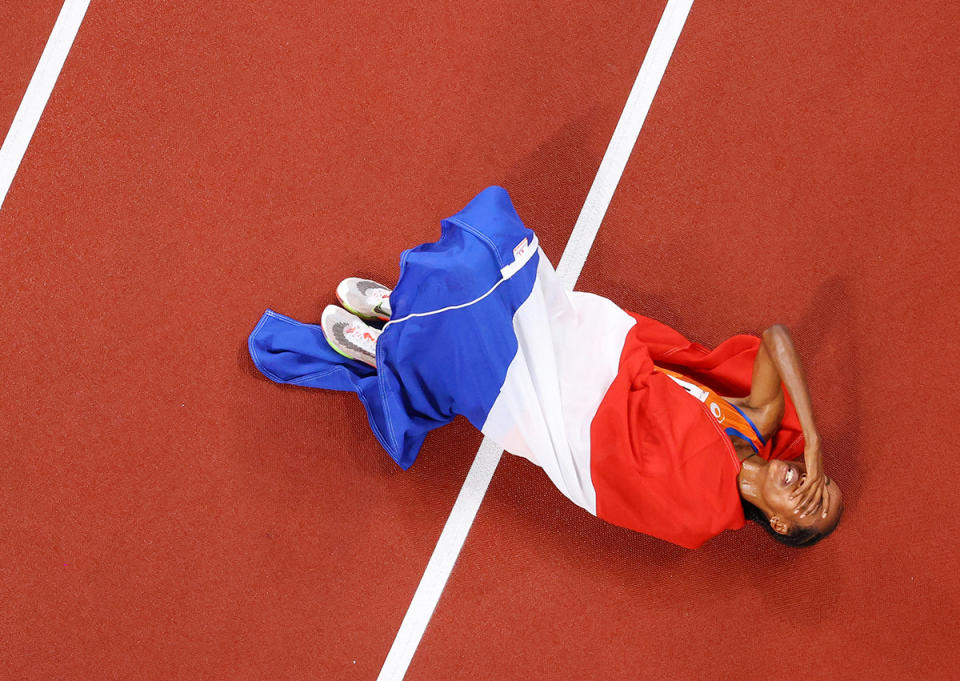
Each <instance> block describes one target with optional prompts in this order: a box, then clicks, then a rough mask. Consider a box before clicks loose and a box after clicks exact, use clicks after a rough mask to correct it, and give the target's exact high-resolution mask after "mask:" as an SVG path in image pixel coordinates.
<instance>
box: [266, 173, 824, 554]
mask: <svg viewBox="0 0 960 681" xmlns="http://www.w3.org/2000/svg"><path fill="white" fill-rule="evenodd" d="M442 228H443V229H442V235H441V238H440V239H439V240H438V241H437V242H434V243H428V244H422V245H420V246H417V247H415V248H412V249H410V250H408V251H405V252H404V253H403V255H402V257H401V273H400V277H399V280H398V283H397V285H396V287H395V289H394V290H390V289H389V288H387V287H386V286H383V285H381V284H378V283H376V282H373V281H370V280H364V279H359V278H350V279H346V280H344V281H343V282H342V283H341V284H340V286H339V287H338V289H337V297H338V299H339V301H340V303H341V305H342V307H340V306H336V305H330V306H328V307H327V308H326V309H325V310H324V312H323V315H322V319H321V323H320V325H319V326H318V325H314V324H304V323H302V322H298V321H296V320H293V319H290V318H289V317H285V316H283V315H280V314H278V313H276V312H274V311H272V310H267V311H266V312H265V313H264V315H263V317H262V318H261V320H260V322H259V323H258V324H257V326H256V328H255V329H254V331H253V332H252V333H251V335H250V338H249V341H248V348H249V351H250V355H251V358H252V359H253V361H254V364H255V365H256V366H257V368H258V369H259V370H260V371H261V372H262V373H263V374H264V375H266V376H267V377H268V378H270V379H271V380H273V381H276V382H279V383H292V384H295V385H300V386H305V387H314V388H322V389H332V390H348V391H354V392H356V393H357V395H358V397H359V398H360V400H361V401H362V403H363V405H364V407H365V409H366V410H367V415H368V419H369V423H370V426H371V429H372V430H373V433H374V435H375V436H376V437H377V439H378V440H379V442H380V444H381V445H382V446H383V447H384V449H385V450H386V451H387V452H388V453H389V454H390V456H391V457H392V458H393V459H394V461H396V463H397V464H398V465H399V466H400V467H401V468H403V469H407V468H409V466H410V465H412V463H413V462H414V460H415V459H416V457H417V454H418V452H419V450H420V447H421V446H422V444H423V441H424V438H425V436H426V434H427V433H428V432H429V431H431V430H433V429H434V428H437V427H440V426H443V425H445V424H447V423H450V422H451V421H452V420H453V419H454V418H455V417H456V416H458V415H462V416H464V417H466V419H467V420H468V421H469V422H470V423H471V424H472V425H473V426H474V427H476V428H477V429H478V430H480V431H481V432H482V433H483V434H484V435H485V436H487V437H489V438H490V439H491V440H492V441H494V442H496V443H497V444H498V445H499V446H500V447H502V448H503V449H504V450H505V451H508V452H510V453H512V454H515V455H518V456H522V457H524V458H526V459H528V460H530V461H532V462H533V463H535V464H536V465H538V466H540V467H541V468H542V469H543V471H544V472H545V473H546V475H547V477H548V478H550V480H551V482H552V483H553V484H554V485H555V486H556V487H557V488H558V489H559V490H560V491H561V492H562V493H563V494H564V495H565V496H566V497H567V498H568V499H570V500H571V501H573V502H574V503H575V504H577V505H578V506H580V507H581V508H584V509H585V510H587V511H588V512H589V513H591V514H593V515H595V516H597V517H599V518H601V519H603V520H606V521H608V522H611V523H613V524H615V525H619V526H622V527H626V528H629V529H632V530H636V531H638V532H643V533H645V534H649V535H652V536H655V537H659V538H661V539H664V540H666V541H670V542H672V543H675V544H678V545H680V546H684V547H687V548H697V547H699V546H700V545H702V544H703V542H705V541H706V540H708V539H710V538H711V537H713V536H716V535H717V534H719V533H721V532H723V531H724V530H735V529H739V528H741V527H743V525H744V523H745V520H746V519H748V518H750V519H754V520H756V521H758V522H760V523H762V524H763V526H764V527H765V528H767V530H768V531H769V532H770V533H771V534H772V535H773V536H774V537H775V538H777V539H778V540H780V541H783V542H785V543H787V544H790V545H794V546H807V545H810V544H813V543H815V542H816V541H818V540H819V539H821V538H823V537H824V536H826V535H827V534H829V533H830V532H831V531H832V530H833V529H834V528H835V527H836V524H837V521H838V520H839V518H840V515H841V513H842V511H843V500H842V496H841V494H840V490H839V488H838V487H837V485H836V484H835V483H834V482H833V481H832V480H830V479H829V478H828V477H827V476H826V475H825V473H824V470H823V461H822V454H821V446H820V436H819V434H818V432H817V429H816V426H815V423H814V418H813V413H812V408H811V404H810V396H809V391H808V389H807V383H806V380H805V378H804V374H803V371H802V369H801V367H800V361H799V358H798V357H797V354H796V351H795V349H794V346H793V341H792V339H791V337H790V334H789V332H788V331H787V329H786V328H785V327H783V326H781V325H775V326H772V327H771V328H769V329H768V330H767V331H765V332H764V333H763V334H762V338H758V337H756V336H748V335H738V336H734V337H732V338H730V339H728V340H727V341H724V342H723V343H721V344H720V345H719V346H717V347H716V348H714V349H708V348H706V347H704V346H702V345H699V344H696V343H691V342H690V341H689V340H687V339H686V338H684V337H683V336H682V335H681V334H680V333H678V332H677V331H675V330H674V329H672V328H670V327H669V326H667V325H666V324H663V323H661V322H658V321H656V320H654V319H651V318H648V317H644V316H642V315H639V314H635V313H631V312H627V311H625V310H623V309H621V308H620V307H619V306H617V305H615V304H614V303H613V302H611V301H610V300H608V299H606V298H603V297H601V296H597V295H593V294H590V293H586V292H582V291H568V290H567V289H566V288H565V287H564V286H563V284H562V282H561V281H560V278H559V277H558V276H557V273H556V271H555V270H554V269H553V266H552V265H551V263H550V261H549V259H548V258H547V257H546V254H545V253H544V252H543V250H542V249H541V248H540V247H539V243H538V240H537V237H536V235H535V234H534V233H533V231H532V230H530V229H529V228H527V227H526V226H525V225H524V224H523V223H522V221H521V220H520V218H519V216H518V215H517V214H516V211H515V209H514V208H513V205H512V203H511V201H510V198H509V196H508V195H507V193H506V191H505V190H503V189H502V188H500V187H489V188H487V189H485V190H484V191H482V192H481V193H480V194H478V195H477V196H476V197H475V198H474V199H473V200H472V201H471V202H470V203H469V204H468V205H467V206H466V207H465V208H464V209H463V210H462V211H460V212H459V213H457V214H456V215H454V216H452V217H450V218H447V219H445V220H443V222H442ZM373 320H378V322H379V323H382V324H383V327H382V329H381V328H378V325H377V324H375V323H371V324H368V323H367V321H371V322H373ZM801 454H802V461H792V460H791V459H795V458H799V457H800V455H801Z"/></svg>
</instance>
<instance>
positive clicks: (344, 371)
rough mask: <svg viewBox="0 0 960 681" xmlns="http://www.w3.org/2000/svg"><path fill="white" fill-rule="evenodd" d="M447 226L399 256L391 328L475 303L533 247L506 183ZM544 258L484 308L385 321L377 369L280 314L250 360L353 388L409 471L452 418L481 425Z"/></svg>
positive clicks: (323, 384) (321, 384)
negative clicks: (516, 318) (522, 248)
mask: <svg viewBox="0 0 960 681" xmlns="http://www.w3.org/2000/svg"><path fill="white" fill-rule="evenodd" d="M441 228H442V231H441V237H440V239H439V240H438V241H436V242H433V243H428V244H422V245H420V246H417V247H416V248H412V249H410V250H408V251H404V253H403V254H402V256H401V259H400V277H399V280H398V282H397V285H396V287H395V288H394V290H393V293H392V294H391V296H390V306H391V308H392V311H393V318H394V319H395V320H399V319H401V318H406V317H407V315H410V314H414V313H424V312H432V311H436V310H440V309H444V308H448V307H451V306H457V305H464V304H466V303H471V302H473V301H476V299H477V298H479V297H481V296H483V295H484V294H485V293H487V292H489V291H490V289H491V288H492V287H494V285H496V284H498V282H500V279H501V269H502V268H503V267H504V266H506V265H509V264H511V263H512V262H513V260H514V252H515V249H516V248H517V246H518V244H520V243H523V242H526V243H532V241H533V232H532V231H531V230H529V229H527V228H526V227H525V226H524V225H523V222H522V221H521V220H520V218H519V216H518V215H517V213H516V211H515V210H514V208H513V204H512V203H511V201H510V197H509V195H508V194H507V192H506V190H504V189H503V188H501V187H488V188H487V189H485V190H483V191H482V192H480V194H478V195H477V196H476V197H475V198H474V199H473V200H472V201H471V202H470V203H469V204H468V205H467V206H466V207H465V208H464V209H463V210H462V211H460V212H459V213H457V214H456V215H454V216H452V217H450V218H447V219H445V220H443V221H442V222H441ZM538 260H539V256H538V254H535V255H534V256H533V257H531V258H530V260H529V261H528V262H526V264H524V265H523V267H522V268H520V270H519V271H518V272H517V273H516V274H514V275H513V276H512V277H510V278H509V279H507V280H506V281H504V282H502V284H500V285H499V286H497V288H496V290H495V291H494V292H493V293H492V294H491V295H488V296H487V297H486V298H483V300H481V301H478V302H474V303H473V304H471V305H469V306H467V307H464V308H461V309H456V310H449V311H445V312H443V313H440V314H434V315H429V316H425V317H413V318H408V319H406V320H405V321H402V322H395V323H392V324H390V325H388V326H387V327H386V328H385V329H384V332H383V334H382V335H381V336H380V338H379V340H378V341H377V370H374V369H373V368H372V367H370V366H368V365H366V364H363V363H361V362H356V361H354V360H350V359H347V358H345V357H343V356H341V355H339V354H338V353H337V352H335V351H334V350H333V349H332V348H331V347H330V346H329V345H328V344H327V342H326V340H325V338H324V336H323V332H322V330H321V329H320V327H319V326H317V325H314V324H304V323H302V322H298V321H296V320H294V319H290V318H289V317H285V316H283V315H281V314H278V313H276V312H274V311H273V310H267V311H266V312H265V313H264V315H263V317H262V318H261V319H260V322H259V323H258V324H257V326H256V328H255V329H254V330H253V332H252V333H251V334H250V338H249V342H248V345H249V349H250V356H251V358H252V359H253V362H254V364H255V365H256V366H257V368H258V369H259V370H260V371H261V372H262V373H263V374H264V375H265V376H267V377H268V378H269V379H271V380H272V381H275V382H277V383H290V384H293V385H301V386H307V387H312V388H321V389H326V390H344V391H353V392H355V393H356V394H357V396H358V397H359V398H360V400H361V402H362V403H363V405H364V407H365V408H366V411H367V417H368V420H369V422H370V427H371V430H373V433H374V435H375V436H376V437H377V439H378V440H379V442H380V444H381V445H382V446H383V448H384V449H385V450H386V451H387V452H388V453H389V454H390V456H391V457H392V458H393V459H394V461H396V462H397V464H398V465H399V466H400V467H401V468H403V469H407V468H409V467H410V465H411V464H412V463H413V462H414V460H415V459H416V457H417V454H418V453H419V450H420V447H421V446H422V445H423V441H424V439H425V437H426V435H427V433H428V432H430V431H431V430H433V429H434V428H437V427H439V426H442V425H445V424H447V423H449V422H450V421H452V420H453V418H454V417H455V416H456V415H458V414H462V415H463V416H465V417H466V418H467V419H468V420H469V421H470V422H471V423H472V424H473V425H474V426H476V427H477V428H478V429H479V428H482V426H483V423H484V420H485V419H486V416H487V413H488V412H489V410H490V408H491V406H492V405H493V402H494V401H495V400H496V397H497V395H498V394H499V389H500V386H501V385H502V382H503V378H504V376H505V375H506V372H507V368H508V366H509V364H510V362H511V361H512V359H513V357H514V355H515V354H516V351H517V340H516V336H515V334H514V331H513V326H512V320H513V315H514V314H515V313H516V310H517V309H518V308H519V307H520V305H521V304H522V303H523V301H524V300H525V299H526V298H527V296H528V295H529V294H530V291H531V289H532V287H533V282H534V280H535V279H536V271H537V264H538ZM346 274H349V273H345V275H346Z"/></svg>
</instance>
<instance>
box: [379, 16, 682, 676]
mask: <svg viewBox="0 0 960 681" xmlns="http://www.w3.org/2000/svg"><path fill="white" fill-rule="evenodd" d="M692 5H693V0H669V1H668V2H667V6H666V8H665V9H664V10H663V16H661V17H660V23H659V24H658V25H657V31H656V33H655V34H654V36H653V40H652V41H651V42H650V47H649V48H648V49H647V54H646V56H645V57H644V59H643V64H642V65H641V66H640V72H639V73H638V74H637V79H636V81H635V82H634V84H633V89H632V90H631V91H630V96H629V97H628V98H627V103H626V105H625V106H624V109H623V113H622V114H621V115H620V121H619V122H618V123H617V127H616V129H615V130H614V132H613V137H612V138H611V140H610V144H609V145H608V146H607V151H606V153H605V154H604V156H603V160H602V161H601V162H600V168H599V169H598V170H597V176H596V178H595V179H594V181H593V185H592V186H591V187H590V192H589V193H588V194H587V199H586V201H585V202H584V204H583V209H582V210H581V211H580V217H579V218H577V223H576V225H575V226H574V228H573V233H572V234H571V235H570V239H569V241H568V242H567V246H566V248H565V249H564V251H563V255H562V256H561V258H560V264H559V265H558V266H557V273H558V274H559V276H560V279H561V281H562V282H563V284H564V286H566V287H567V288H568V289H571V290H572V289H573V287H574V285H575V284H576V283H577V279H578V278H579V277H580V271H581V270H582V269H583V264H584V263H585V262H586V259H587V254H588V253H589V252H590V248H591V246H593V241H594V239H595V238H596V236H597V232H598V230H599V229H600V222H601V221H602V220H603V216H604V215H605V214H606V212H607V208H608V207H609V205H610V200H611V199H612V198H613V192H614V190H615V189H616V188H617V184H619V182H620V176H621V175H622V174H623V169H624V168H625V167H626V165H627V160H628V159H629V158H630V152H631V151H632V150H633V146H634V144H635V143H636V141H637V137H638V136H639V134H640V128H641V127H642V126H643V121H644V120H645V119H646V117H647V112H648V111H649V110H650V104H651V102H653V96H654V95H655V94H656V92H657V88H658V87H659V86H660V81H661V80H662V79H663V74H664V71H665V70H666V68H667V63H668V62H669V61H670V56H671V55H672V54H673V49H674V47H675V46H676V44H677V40H679V38H680V32H681V30H682V29H683V25H684V24H685V23H686V21H687V15H688V14H689V12H690V7H691V6H692ZM502 454H503V451H502V450H501V449H500V448H499V447H498V446H497V445H496V444H495V443H493V442H492V441H490V440H487V439H486V438H484V440H483V442H482V443H481V445H480V449H479V451H478V452H477V456H476V458H474V460H473V465H472V466H471V467H470V471H469V472H468V473H467V478H466V480H464V482H463V487H462V488H460V494H459V495H458V496H457V500H456V502H455V503H454V504H453V509H452V510H451V511H450V516H449V517H448V518H447V522H446V524H445V525H444V526H443V531H442V532H441V533H440V539H439V540H438V541H437V546H436V548H435V549H434V550H433V555H432V556H430V561H429V562H428V563H427V568H426V570H424V573H423V577H421V578H420V584H419V585H418V586H417V590H416V592H415V593H414V594H413V600H412V601H411V602H410V607H409V608H407V613H406V615H404V617H403V622H401V624H400V629H399V631H397V636H396V638H395V639H394V641H393V645H392V646H391V647H390V652H389V653H387V658H386V660H384V663H383V667H381V668H380V674H379V676H377V681H401V679H403V677H404V675H405V674H406V673H407V669H408V668H409V666H410V662H411V660H413V655H414V653H415V652H416V650H417V647H418V646H419V645H420V640H421V639H422V638H423V632H424V631H425V630H426V628H427V623H428V622H429V621H430V618H431V617H432V616H433V611H434V610H435V609H436V607H437V602H438V601H439V600H440V595H441V594H442V593H443V589H444V587H445V586H446V583H447V579H448V578H449V577H450V573H451V572H452V571H453V566H454V564H455V563H456V561H457V557H458V556H459V555H460V550H461V549H462V548H463V544H464V542H465V541H466V539H467V534H468V533H469V531H470V527H471V526H472V525H473V521H474V518H476V516H477V511H478V510H479V509H480V502H482V501H483V497H484V495H485V494H486V493H487V488H488V487H489V485H490V481H491V480H492V479H493V473H494V471H496V469H497V464H498V463H499V462H500V457H501V455H502Z"/></svg>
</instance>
